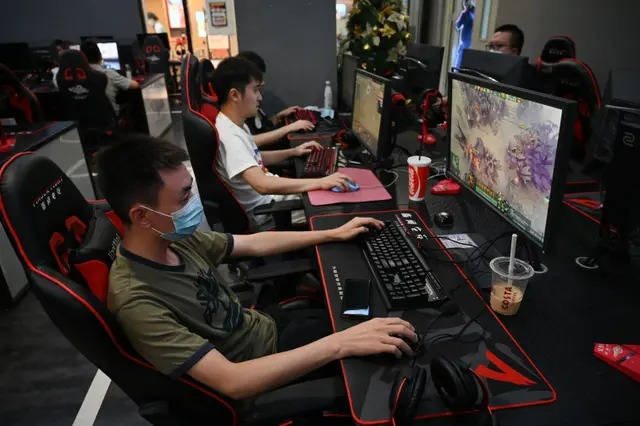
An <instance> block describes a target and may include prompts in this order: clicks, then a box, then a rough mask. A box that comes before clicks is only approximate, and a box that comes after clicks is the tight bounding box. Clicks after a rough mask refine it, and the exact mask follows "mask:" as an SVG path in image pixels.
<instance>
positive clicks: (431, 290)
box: [362, 221, 447, 309]
mask: <svg viewBox="0 0 640 426" xmlns="http://www.w3.org/2000/svg"><path fill="white" fill-rule="evenodd" d="M385 224H386V226H385V227H384V228H383V229H382V230H380V231H377V232H372V233H371V234H369V235H368V236H367V238H366V240H365V241H364V244H363V245H362V251H363V253H364V255H365V258H366V259H367V263H368V265H369V267H370V269H371V271H372V272H373V274H374V277H375V281H376V283H377V284H378V289H379V290H380V294H381V295H382V298H383V300H384V301H385V304H386V305H387V308H388V309H410V308H419V307H422V306H425V305H427V304H428V303H434V302H440V301H443V300H445V299H446V298H447V295H446V293H445V291H444V288H443V287H442V285H441V284H440V281H438V279H437V278H436V277H435V275H434V274H433V273H432V272H431V271H430V270H429V267H428V265H427V264H426V263H425V262H424V260H423V259H422V256H421V255H420V254H419V253H418V252H417V251H416V249H415V247H414V246H413V245H412V243H411V242H410V241H409V240H408V239H407V237H406V235H405V234H404V231H403V230H402V229H401V228H400V227H399V224H398V223H397V222H394V221H389V222H386V223H385Z"/></svg>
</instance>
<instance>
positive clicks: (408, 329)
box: [326, 318, 418, 359]
mask: <svg viewBox="0 0 640 426" xmlns="http://www.w3.org/2000/svg"><path fill="white" fill-rule="evenodd" d="M400 336H403V337H404V338H405V339H406V340H409V341H412V342H417V341H418V335H417V334H416V330H415V328H414V327H413V326H412V325H411V324H410V323H408V322H407V321H405V320H403V319H401V318H374V319H371V320H369V321H366V322H363V323H360V324H358V325H355V326H353V327H350V328H348V329H346V330H343V331H341V332H339V333H335V334H332V335H331V336H328V337H326V339H329V340H332V343H335V344H336V345H337V348H338V358H339V359H342V358H347V357H351V356H367V355H376V354H381V353H390V354H394V355H395V356H396V357H398V358H400V357H402V354H403V353H404V354H405V355H406V356H413V351H412V350H411V348H410V347H409V345H408V344H407V342H405V341H404V340H403V339H402V338H401V337H400Z"/></svg>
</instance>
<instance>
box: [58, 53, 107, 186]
mask: <svg viewBox="0 0 640 426" xmlns="http://www.w3.org/2000/svg"><path fill="white" fill-rule="evenodd" d="M56 80H57V83H58V88H59V90H60V96H61V100H62V104H63V108H64V110H65V111H67V114H68V116H69V117H70V118H72V119H74V120H76V121H78V133H79V136H80V142H81V144H82V150H83V153H84V157H85V161H86V163H87V170H88V171H89V174H90V176H91V179H90V180H91V185H92V186H93V190H94V193H95V195H96V197H97V198H101V197H100V190H99V188H98V186H97V184H96V183H95V179H94V167H93V157H94V155H95V153H96V152H97V151H98V150H99V149H100V147H102V146H104V145H105V144H108V143H109V141H110V140H111V139H112V136H113V133H114V132H115V131H116V130H117V127H118V119H117V117H116V113H115V111H114V110H113V106H112V105H111V102H110V101H109V98H107V95H106V93H105V89H106V87H107V76H106V75H105V74H104V73H102V72H100V71H96V70H94V69H93V68H92V67H91V66H90V65H89V62H88V61H87V58H86V57H85V56H84V53H82V52H81V51H78V50H67V51H65V52H63V53H62V54H61V55H60V70H59V71H58V75H57V76H56Z"/></svg>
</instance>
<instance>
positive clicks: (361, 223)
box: [330, 217, 384, 241]
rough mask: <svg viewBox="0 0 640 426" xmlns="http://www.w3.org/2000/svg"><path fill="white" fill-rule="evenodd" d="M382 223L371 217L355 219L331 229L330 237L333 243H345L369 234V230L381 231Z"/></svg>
mask: <svg viewBox="0 0 640 426" xmlns="http://www.w3.org/2000/svg"><path fill="white" fill-rule="evenodd" d="M383 226H384V222H382V221H379V220H377V219H374V218H372V217H355V218H353V219H351V220H350V221H349V222H347V223H345V224H344V225H342V226H341V227H339V228H335V229H332V230H331V231H330V232H331V236H332V239H333V240H334V241H347V240H351V239H353V238H355V237H356V236H358V235H360V234H364V233H366V232H369V230H370V228H374V229H381V228H382V227H383Z"/></svg>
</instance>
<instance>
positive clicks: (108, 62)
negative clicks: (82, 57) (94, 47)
mask: <svg viewBox="0 0 640 426" xmlns="http://www.w3.org/2000/svg"><path fill="white" fill-rule="evenodd" d="M98 49H100V53H101V54H102V62H103V65H104V67H105V68H107V69H111V70H114V71H120V56H119V55H118V43H116V42H108V43H98Z"/></svg>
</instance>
